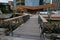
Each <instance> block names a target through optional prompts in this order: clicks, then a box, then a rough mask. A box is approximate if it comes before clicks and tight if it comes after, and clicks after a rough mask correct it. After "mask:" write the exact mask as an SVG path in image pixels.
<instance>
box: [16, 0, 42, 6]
mask: <svg viewBox="0 0 60 40" xmlns="http://www.w3.org/2000/svg"><path fill="white" fill-rule="evenodd" d="M16 4H17V5H25V6H39V5H42V4H43V0H16Z"/></svg>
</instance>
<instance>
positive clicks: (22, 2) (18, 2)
mask: <svg viewBox="0 0 60 40" xmlns="http://www.w3.org/2000/svg"><path fill="white" fill-rule="evenodd" d="M16 5H25V0H16Z"/></svg>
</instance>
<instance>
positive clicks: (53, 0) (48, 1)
mask: <svg viewBox="0 0 60 40" xmlns="http://www.w3.org/2000/svg"><path fill="white" fill-rule="evenodd" d="M43 2H44V4H53V3H58V4H59V5H58V6H57V7H54V8H52V10H55V11H57V10H60V0H44V1H43ZM44 10H45V9H44ZM46 10H47V9H46Z"/></svg>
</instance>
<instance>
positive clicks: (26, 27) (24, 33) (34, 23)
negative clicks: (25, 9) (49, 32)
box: [13, 16, 40, 39]
mask: <svg viewBox="0 0 60 40" xmlns="http://www.w3.org/2000/svg"><path fill="white" fill-rule="evenodd" d="M13 34H14V36H15V37H22V38H33V39H40V31H39V24H38V16H36V17H34V16H32V17H31V18H30V19H29V20H28V21H27V22H26V23H24V24H22V25H21V26H19V27H18V28H17V29H16V30H14V31H13Z"/></svg>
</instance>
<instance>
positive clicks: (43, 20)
mask: <svg viewBox="0 0 60 40" xmlns="http://www.w3.org/2000/svg"><path fill="white" fill-rule="evenodd" d="M39 16H40V18H41V20H42V22H48V21H47V20H46V19H45V18H44V17H43V16H42V15H39Z"/></svg>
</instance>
